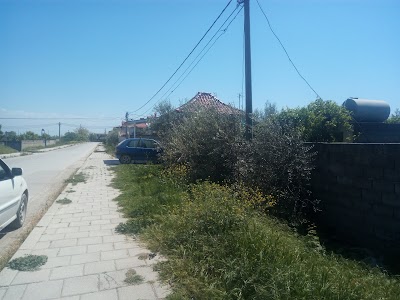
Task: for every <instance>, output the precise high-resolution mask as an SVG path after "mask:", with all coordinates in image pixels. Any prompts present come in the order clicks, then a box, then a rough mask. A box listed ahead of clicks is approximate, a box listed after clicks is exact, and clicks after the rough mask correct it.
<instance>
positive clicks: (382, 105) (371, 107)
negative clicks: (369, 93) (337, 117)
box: [343, 98, 390, 122]
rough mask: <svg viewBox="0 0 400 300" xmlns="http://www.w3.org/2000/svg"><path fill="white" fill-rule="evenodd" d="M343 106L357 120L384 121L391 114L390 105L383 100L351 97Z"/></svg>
mask: <svg viewBox="0 0 400 300" xmlns="http://www.w3.org/2000/svg"><path fill="white" fill-rule="evenodd" d="M343 106H344V107H345V108H346V109H347V110H349V111H351V113H352V116H353V118H354V119H355V120H356V121H357V122H384V121H386V120H387V118H389V115H390V105H389V104H388V103H387V102H386V101H383V100H369V99H359V98H349V99H347V100H346V101H344V102H343Z"/></svg>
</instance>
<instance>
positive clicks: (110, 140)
mask: <svg viewBox="0 0 400 300" xmlns="http://www.w3.org/2000/svg"><path fill="white" fill-rule="evenodd" d="M118 143H119V130H118V129H113V130H112V131H110V132H109V133H108V134H107V136H106V145H107V146H109V147H115V146H117V144H118Z"/></svg>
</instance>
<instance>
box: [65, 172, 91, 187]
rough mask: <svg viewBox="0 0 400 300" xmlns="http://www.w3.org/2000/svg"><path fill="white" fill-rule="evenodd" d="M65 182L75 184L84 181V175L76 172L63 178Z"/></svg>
mask: <svg viewBox="0 0 400 300" xmlns="http://www.w3.org/2000/svg"><path fill="white" fill-rule="evenodd" d="M65 182H66V183H71V184H72V185H77V184H78V183H80V182H86V175H85V174H83V173H77V174H75V175H72V176H71V177H70V178H68V179H67V180H65Z"/></svg>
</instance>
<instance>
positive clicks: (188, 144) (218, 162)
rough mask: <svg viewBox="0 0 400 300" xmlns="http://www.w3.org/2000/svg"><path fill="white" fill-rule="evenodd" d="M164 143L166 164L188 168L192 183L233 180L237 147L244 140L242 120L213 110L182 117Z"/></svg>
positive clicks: (204, 110)
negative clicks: (182, 165) (239, 141)
mask: <svg viewBox="0 0 400 300" xmlns="http://www.w3.org/2000/svg"><path fill="white" fill-rule="evenodd" d="M180 117H181V121H180V122H179V123H177V124H175V125H174V126H173V127H172V128H171V129H170V130H169V131H168V132H167V133H166V136H165V138H164V139H163V146H164V154H163V158H164V160H165V162H166V163H167V164H185V165H186V166H187V167H188V175H189V176H190V179H191V180H193V181H195V180H204V179H209V180H211V181H216V182H219V181H223V180H226V179H231V178H232V175H233V173H234V168H235V164H236V153H235V147H234V145H235V144H236V143H237V142H238V140H239V139H240V138H241V136H242V129H241V122H240V119H239V118H240V117H239V116H234V115H226V114H222V113H219V112H217V111H216V110H214V109H203V110H200V111H198V112H194V113H186V114H181V116H180Z"/></svg>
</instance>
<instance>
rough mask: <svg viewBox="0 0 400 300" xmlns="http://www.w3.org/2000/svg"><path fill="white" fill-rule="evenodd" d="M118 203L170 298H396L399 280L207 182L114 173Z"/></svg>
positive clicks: (124, 169) (140, 171)
mask: <svg viewBox="0 0 400 300" xmlns="http://www.w3.org/2000/svg"><path fill="white" fill-rule="evenodd" d="M115 170H116V174H117V179H116V180H115V182H114V186H115V187H117V188H119V189H121V191H122V194H121V195H120V196H119V197H118V199H117V200H118V202H119V204H120V205H121V206H122V210H123V212H124V213H125V214H126V216H128V217H129V221H128V222H127V223H126V224H125V226H122V225H121V227H123V229H124V232H128V233H129V232H134V233H140V237H141V239H142V240H143V241H145V242H147V245H148V246H149V248H150V249H151V250H152V251H153V252H160V253H161V254H163V255H165V256H166V257H167V258H168V261H166V262H162V263H160V264H159V265H157V269H158V270H159V271H160V274H161V278H162V279H164V280H166V281H168V282H171V283H172V284H173V294H172V295H170V296H169V299H288V300H289V299H371V300H373V299H374V300H375V299H398V298H399V295H400V281H399V279H398V278H397V277H395V276H389V275H387V274H386V273H385V272H382V271H381V270H379V269H377V268H371V267H368V266H367V265H365V264H363V263H360V262H357V261H353V260H349V259H345V258H343V257H341V256H339V255H336V254H334V253H331V252H329V251H327V250H325V249H324V248H322V247H321V246H320V245H318V243H315V239H312V238H309V237H307V236H300V235H298V234H296V233H295V232H294V231H293V230H291V229H290V228H288V227H287V226H285V225H283V224H281V223H280V222H279V221H277V220H275V219H273V218H271V217H269V216H266V215H262V214H260V213H258V212H256V211H254V210H252V209H251V208H250V206H249V205H248V204H246V201H243V198H241V199H242V200H239V199H238V198H237V197H236V196H237V192H235V191H232V189H230V188H229V187H223V186H219V185H216V184H212V183H207V182H205V183H198V184H196V185H192V186H186V185H184V184H182V183H180V182H179V181H177V180H173V179H172V178H170V177H168V176H167V175H165V174H166V172H163V173H164V174H163V175H162V174H161V171H162V170H161V167H160V166H141V165H121V166H118V167H117V168H115Z"/></svg>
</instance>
